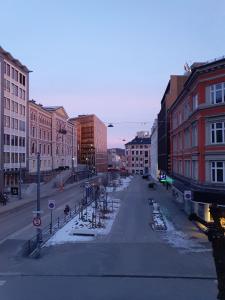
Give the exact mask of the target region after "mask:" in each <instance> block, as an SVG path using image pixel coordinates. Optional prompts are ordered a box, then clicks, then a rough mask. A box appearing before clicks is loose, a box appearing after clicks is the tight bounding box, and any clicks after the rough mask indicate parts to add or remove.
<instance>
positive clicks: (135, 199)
mask: <svg viewBox="0 0 225 300" xmlns="http://www.w3.org/2000/svg"><path fill="white" fill-rule="evenodd" d="M72 195H73V193H72V194H71V195H70V196H72ZM115 196H116V197H117V198H120V199H121V207H120V211H119V213H118V215H117V218H116V220H115V222H114V225H113V227H112V230H111V232H110V234H109V235H108V236H106V237H99V238H98V239H96V240H95V241H93V242H83V243H75V244H65V245H59V246H52V247H45V248H43V250H42V257H41V258H40V259H38V260H34V259H24V258H21V257H16V258H13V259H12V258H10V257H6V256H4V253H3V257H4V260H3V259H1V258H0V299H1V300H14V299H16V300H28V299H33V300H40V299H46V300H53V299H54V300H62V299H66V300H69V299H71V300H86V299H94V300H95V299H96V300H103V299H104V300H105V299H116V300H118V299H119V300H120V299H121V300H125V299H129V300H130V299H135V300H136V299H137V300H142V299H143V300H144V299H153V300H162V299H169V300H170V299H171V300H181V299H182V300H192V299H194V300H195V299H196V300H197V299H198V300H213V299H216V293H217V291H216V283H215V270H214V265H213V260H212V257H211V252H210V250H209V244H208V243H207V241H206V240H205V239H204V238H203V237H201V236H199V238H198V239H197V240H195V242H194V243H193V241H192V236H191V233H190V235H189V232H192V231H193V235H194V234H195V232H194V231H195V230H194V229H191V226H192V225H191V223H190V226H189V221H187V220H186V219H184V218H185V216H184V215H183V213H181V212H180V211H179V209H176V207H170V205H171V204H170V203H169V204H168V205H166V201H167V200H168V199H167V198H166V194H165V192H164V191H163V190H160V189H159V190H158V191H154V192H150V191H149V190H148V188H147V182H145V181H143V180H142V179H141V178H139V177H136V178H135V179H134V180H133V181H132V183H131V184H130V186H129V188H128V189H127V190H126V191H124V192H118V193H117V194H116V195H115ZM152 196H154V198H155V199H156V200H157V198H158V199H159V198H160V201H161V206H162V208H163V209H166V211H167V214H168V215H169V214H170V218H171V219H173V215H174V216H176V224H174V226H175V229H174V230H175V231H177V232H178V231H179V232H180V230H181V229H182V228H183V233H185V234H188V236H187V237H186V244H187V245H190V247H187V248H186V249H184V248H183V246H182V247H181V246H179V245H171V244H170V243H169V242H168V240H167V239H166V237H167V238H168V236H169V235H168V234H169V233H167V232H164V233H162V232H156V231H153V230H152V229H151V227H150V225H149V222H151V208H150V206H149V204H148V198H149V197H152ZM68 197H69V195H68ZM164 205H165V207H164ZM174 218H175V217H174ZM182 238H183V237H182ZM11 241H13V240H11ZM196 243H197V244H198V245H199V248H196V245H197V244H196ZM184 250H185V251H184ZM6 252H7V247H6V248H5V253H6Z"/></svg>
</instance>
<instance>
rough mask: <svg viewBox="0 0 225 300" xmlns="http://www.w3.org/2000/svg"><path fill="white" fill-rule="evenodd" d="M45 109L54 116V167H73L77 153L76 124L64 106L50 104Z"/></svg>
mask: <svg viewBox="0 0 225 300" xmlns="http://www.w3.org/2000/svg"><path fill="white" fill-rule="evenodd" d="M44 109H45V110H46V111H47V112H49V113H50V114H51V118H52V168H53V169H54V170H56V169H63V168H71V167H72V165H73V161H74V158H75V155H76V147H75V140H74V137H75V135H74V131H75V128H74V125H73V123H72V122H71V121H70V120H69V117H68V115H67V113H66V111H65V109H64V108H63V107H62V106H49V107H44ZM75 161H76V159H75Z"/></svg>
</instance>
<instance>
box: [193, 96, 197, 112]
mask: <svg viewBox="0 0 225 300" xmlns="http://www.w3.org/2000/svg"><path fill="white" fill-rule="evenodd" d="M192 107H193V110H196V109H197V108H198V94H195V95H194V96H193V97H192Z"/></svg>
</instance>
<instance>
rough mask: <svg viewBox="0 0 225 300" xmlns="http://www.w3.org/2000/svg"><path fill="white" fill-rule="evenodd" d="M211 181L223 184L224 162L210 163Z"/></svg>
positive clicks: (224, 174) (224, 178) (224, 177)
mask: <svg viewBox="0 0 225 300" xmlns="http://www.w3.org/2000/svg"><path fill="white" fill-rule="evenodd" d="M211 181H212V182H225V162H224V161H213V162H211Z"/></svg>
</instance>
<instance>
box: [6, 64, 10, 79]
mask: <svg viewBox="0 0 225 300" xmlns="http://www.w3.org/2000/svg"><path fill="white" fill-rule="evenodd" d="M6 74H7V75H8V76H10V65H9V64H7V69H6Z"/></svg>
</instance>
